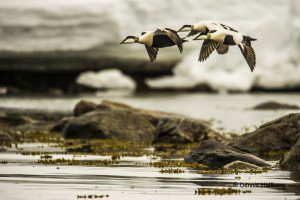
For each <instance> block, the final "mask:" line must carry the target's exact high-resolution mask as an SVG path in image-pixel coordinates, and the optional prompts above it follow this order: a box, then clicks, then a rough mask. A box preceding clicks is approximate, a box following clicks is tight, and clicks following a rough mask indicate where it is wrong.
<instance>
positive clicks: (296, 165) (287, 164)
mask: <svg viewBox="0 0 300 200" xmlns="http://www.w3.org/2000/svg"><path fill="white" fill-rule="evenodd" d="M279 167H280V168H281V169H286V170H300V133H299V134H298V135H297V137H296V139H295V141H294V144H293V145H292V147H291V149H290V150H289V151H288V152H286V153H285V154H284V156H283V158H282V159H281V160H280V162H279Z"/></svg>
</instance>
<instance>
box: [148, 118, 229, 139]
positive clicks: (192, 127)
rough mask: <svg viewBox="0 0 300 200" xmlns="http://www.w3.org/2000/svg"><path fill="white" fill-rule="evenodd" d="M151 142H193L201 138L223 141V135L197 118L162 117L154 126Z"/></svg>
mask: <svg viewBox="0 0 300 200" xmlns="http://www.w3.org/2000/svg"><path fill="white" fill-rule="evenodd" d="M155 135H156V137H155V139H154V141H153V143H193V142H200V141H202V140H207V139H210V140H217V141H224V140H225V137H223V136H221V135H220V134H218V133H216V132H215V131H213V130H212V129H211V128H209V126H207V124H205V123H201V122H200V121H198V120H194V119H189V118H182V117H181V118H180V117H162V118H160V119H159V122H158V124H157V126H156V134H155Z"/></svg>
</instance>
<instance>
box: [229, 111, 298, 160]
mask: <svg viewBox="0 0 300 200" xmlns="http://www.w3.org/2000/svg"><path fill="white" fill-rule="evenodd" d="M299 132H300V113H296V114H289V115H285V116H283V117H280V118H278V119H275V120H273V121H270V122H268V123H265V124H263V125H261V126H260V127H259V128H258V129H257V130H255V131H253V132H250V133H246V134H244V135H241V136H239V137H235V138H234V139H232V140H231V141H229V142H228V145H229V146H231V147H233V148H236V149H239V150H241V151H245V152H249V153H252V154H255V155H263V154H264V153H267V152H270V151H280V150H289V149H290V146H291V144H293V142H294V140H295V137H296V135H297V134H298V133H299Z"/></svg>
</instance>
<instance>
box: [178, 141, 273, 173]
mask: <svg viewBox="0 0 300 200" xmlns="http://www.w3.org/2000/svg"><path fill="white" fill-rule="evenodd" d="M238 160H239V161H243V162H247V163H250V164H254V165H257V166H270V164H269V163H267V162H266V161H264V160H262V159H260V158H258V157H256V156H254V155H251V154H249V153H245V152H242V151H239V150H237V149H234V148H232V147H228V146H226V145H224V144H222V143H220V142H217V141H210V140H206V141H203V142H202V143H201V145H200V146H198V147H197V148H196V149H194V150H193V151H191V152H190V153H189V154H188V155H187V156H186V157H185V158H184V162H185V163H187V164H193V163H201V164H204V165H207V166H208V167H209V168H210V169H218V168H222V167H223V166H224V165H227V164H229V163H232V162H234V161H238Z"/></svg>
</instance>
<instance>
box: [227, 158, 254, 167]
mask: <svg viewBox="0 0 300 200" xmlns="http://www.w3.org/2000/svg"><path fill="white" fill-rule="evenodd" d="M224 168H225V169H236V168H238V169H258V168H259V167H258V166H257V165H253V164H250V163H247V162H243V161H240V160H237V161H233V162H232V163H229V164H227V165H225V166H224Z"/></svg>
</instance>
